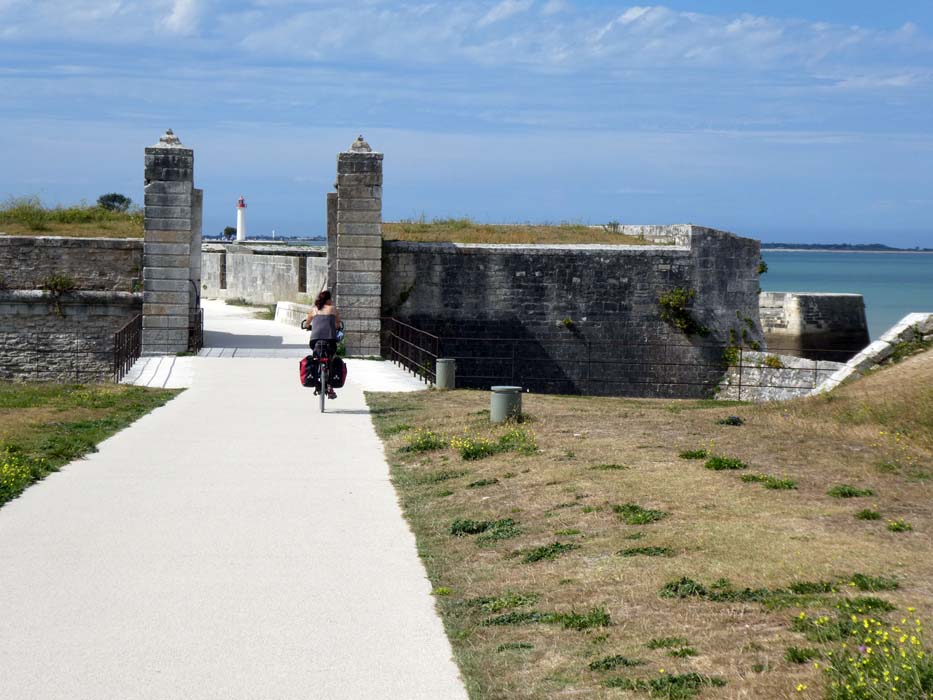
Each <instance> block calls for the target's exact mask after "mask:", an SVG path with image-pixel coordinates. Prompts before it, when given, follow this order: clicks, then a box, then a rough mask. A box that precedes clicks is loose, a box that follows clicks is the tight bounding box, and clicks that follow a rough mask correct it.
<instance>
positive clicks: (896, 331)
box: [813, 313, 933, 394]
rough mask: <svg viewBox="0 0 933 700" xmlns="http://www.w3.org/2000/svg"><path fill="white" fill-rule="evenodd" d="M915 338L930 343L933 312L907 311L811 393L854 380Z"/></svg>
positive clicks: (821, 391)
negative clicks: (911, 312) (909, 312)
mask: <svg viewBox="0 0 933 700" xmlns="http://www.w3.org/2000/svg"><path fill="white" fill-rule="evenodd" d="M917 341H920V342H923V343H933V313H913V314H907V315H906V316H905V317H904V318H902V319H901V320H900V321H898V322H897V323H896V324H895V325H894V326H892V327H891V328H890V329H889V330H888V331H887V332H886V333H885V334H884V335H882V336H881V337H880V338H879V339H878V340H876V341H875V342H874V343H872V344H871V345H869V346H868V347H867V348H865V349H864V350H862V352H860V353H859V354H857V355H856V356H855V357H853V358H852V359H851V360H849V361H848V362H847V363H846V364H845V365H843V366H842V367H840V368H839V369H838V370H837V371H836V372H834V373H833V374H831V375H830V376H829V377H827V378H826V379H825V380H824V381H822V382H821V383H820V385H819V386H818V387H816V389H814V391H813V393H814V394H822V393H824V392H827V391H832V390H833V389H835V388H836V387H837V386H839V385H840V384H842V383H843V382H845V381H848V380H852V379H858V378H859V377H861V376H862V375H863V374H864V373H866V372H869V371H871V370H873V369H875V368H876V367H878V366H880V365H882V364H884V362H885V361H887V360H889V358H890V357H891V356H892V355H893V354H894V353H895V352H896V350H897V348H898V346H900V345H902V344H904V343H915V342H917Z"/></svg>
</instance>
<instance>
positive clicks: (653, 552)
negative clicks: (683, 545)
mask: <svg viewBox="0 0 933 700" xmlns="http://www.w3.org/2000/svg"><path fill="white" fill-rule="evenodd" d="M619 556H623V557H672V556H674V550H673V549H671V548H670V547H628V548H627V549H622V550H620V551H619Z"/></svg>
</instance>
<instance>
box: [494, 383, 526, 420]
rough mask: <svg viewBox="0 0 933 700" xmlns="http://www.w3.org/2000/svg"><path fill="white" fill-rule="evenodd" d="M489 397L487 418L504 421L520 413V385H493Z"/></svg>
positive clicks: (516, 416) (517, 416)
mask: <svg viewBox="0 0 933 700" xmlns="http://www.w3.org/2000/svg"><path fill="white" fill-rule="evenodd" d="M491 390H492V394H491V395H490V397H489V420H490V421H491V422H493V423H505V421H507V420H508V419H509V418H520V417H521V415H522V388H521V387H520V386H494V387H491Z"/></svg>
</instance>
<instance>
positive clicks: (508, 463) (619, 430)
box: [369, 353, 933, 700]
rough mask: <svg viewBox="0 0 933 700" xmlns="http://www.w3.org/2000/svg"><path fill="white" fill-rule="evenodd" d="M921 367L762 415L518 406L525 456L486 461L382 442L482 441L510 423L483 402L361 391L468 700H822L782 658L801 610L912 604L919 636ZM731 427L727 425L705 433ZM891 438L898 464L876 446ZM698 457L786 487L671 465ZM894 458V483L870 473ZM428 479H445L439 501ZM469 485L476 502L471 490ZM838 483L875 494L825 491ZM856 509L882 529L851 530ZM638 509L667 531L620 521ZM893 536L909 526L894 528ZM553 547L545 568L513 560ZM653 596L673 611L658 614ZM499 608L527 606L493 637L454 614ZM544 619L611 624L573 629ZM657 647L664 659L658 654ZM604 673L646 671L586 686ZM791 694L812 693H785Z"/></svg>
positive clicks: (931, 454) (926, 554) (924, 484)
mask: <svg viewBox="0 0 933 700" xmlns="http://www.w3.org/2000/svg"><path fill="white" fill-rule="evenodd" d="M931 360H933V353H927V354H926V355H921V356H918V357H915V358H911V359H910V360H908V361H906V362H904V363H903V364H902V365H898V366H897V367H894V368H891V369H888V370H885V371H883V372H879V373H878V374H876V375H874V376H872V377H870V378H868V379H866V380H865V383H867V387H868V389H866V387H865V386H863V384H864V383H859V384H855V385H852V386H849V387H844V388H843V389H841V390H839V391H838V392H836V393H835V394H833V395H830V396H829V397H822V398H815V399H808V400H803V401H796V402H791V403H786V404H775V405H769V406H751V405H743V406H740V407H737V406H735V405H725V406H718V405H716V404H712V403H710V402H700V401H663V400H633V399H616V398H579V397H574V398H570V397H558V396H539V395H526V397H525V399H524V403H525V410H526V412H527V413H528V414H530V415H531V416H532V418H533V420H532V421H531V422H529V423H527V424H525V425H523V426H522V427H523V428H525V429H526V430H528V431H530V432H532V433H533V436H534V440H535V445H536V451H534V452H533V453H530V454H521V453H518V452H499V453H495V454H492V455H489V456H487V457H485V458H484V459H482V460H464V459H462V458H461V456H460V454H459V453H458V452H457V451H456V450H454V449H452V448H451V447H449V446H446V447H444V448H442V449H437V450H434V451H431V452H423V453H412V452H406V451H405V450H404V448H405V447H406V445H407V444H408V439H407V438H406V436H407V435H408V434H409V433H410V431H409V430H404V431H400V430H398V426H414V427H415V428H418V429H421V430H428V431H432V432H434V433H435V434H438V435H445V436H453V435H457V436H469V437H472V438H484V439H487V440H489V441H491V442H493V443H495V442H497V441H498V440H499V439H500V437H501V436H502V435H504V434H505V433H506V431H508V430H509V427H508V426H502V427H493V426H490V425H489V423H488V417H487V415H486V414H485V413H484V409H486V408H487V407H488V401H489V396H488V393H486V392H471V391H455V392H443V393H441V392H425V393H422V394H416V395H412V394H404V395H392V394H371V395H369V401H370V405H371V406H372V407H373V410H374V421H375V423H376V426H377V429H378V430H379V431H380V434H381V435H382V436H383V438H384V440H385V441H386V449H387V454H388V455H389V459H390V461H391V464H392V474H393V479H394V481H395V484H396V488H397V489H398V492H399V495H400V499H401V502H402V505H403V507H404V509H405V512H406V515H407V517H408V518H409V519H410V521H411V523H412V526H413V528H414V530H415V533H416V535H417V538H418V545H419V550H420V552H421V554H422V557H423V558H424V562H425V565H426V567H427V569H428V573H429V576H430V577H431V580H432V582H433V584H434V585H435V586H436V587H443V588H444V589H445V590H446V589H449V590H450V592H451V593H450V595H446V596H443V597H439V598H438V601H437V603H438V607H439V609H440V611H441V613H442V616H443V619H444V623H445V626H446V628H447V632H448V634H449V636H450V639H451V641H452V643H453V646H454V650H455V653H456V656H457V660H458V662H459V664H460V666H461V669H462V670H463V673H464V677H465V679H466V681H467V684H468V688H469V691H470V693H471V697H473V698H482V699H483V700H487V699H496V698H502V699H504V698H529V699H530V698H534V699H536V700H538V699H541V698H565V697H574V698H587V699H590V698H593V699H602V698H619V697H649V695H648V694H649V693H650V692H656V693H663V692H667V691H668V690H671V688H673V686H670V687H668V686H666V685H664V683H663V682H661V683H660V685H659V684H658V683H655V685H652V682H654V681H658V679H659V678H660V677H661V675H664V676H668V677H680V678H682V679H683V681H682V682H683V683H684V684H685V685H684V688H683V689H682V690H683V692H685V693H687V692H689V693H694V694H695V695H696V696H697V697H700V698H722V699H724V698H742V697H747V698H791V697H810V698H818V697H822V691H823V685H824V683H825V679H824V678H822V677H821V674H820V672H819V671H817V670H815V669H814V668H813V666H812V664H800V663H797V662H796V661H790V660H788V659H787V658H786V650H787V649H788V648H791V647H799V648H803V647H811V646H814V645H813V644H812V643H810V642H807V641H806V640H805V639H804V636H803V634H802V633H801V632H800V631H795V630H794V628H793V626H794V623H793V620H794V619H795V617H796V616H797V615H799V613H800V612H806V613H807V615H812V616H818V615H820V614H823V615H826V616H828V617H829V618H830V619H836V618H835V616H836V615H837V614H838V613H839V608H838V607H837V606H838V605H839V604H840V601H843V600H849V599H851V600H852V601H856V597H857V596H859V595H862V594H861V591H862V590H869V591H877V592H872V593H871V595H872V596H874V597H876V598H878V599H879V600H881V601H882V602H881V603H874V602H869V603H865V601H864V598H863V599H862V601H860V602H858V604H859V605H870V606H882V607H883V606H884V605H885V604H890V605H894V606H896V607H897V608H898V609H899V610H906V609H908V608H909V607H913V608H916V609H917V612H916V615H917V616H919V617H921V618H923V619H926V620H928V621H929V620H930V619H933V556H931V554H933V552H931V550H933V545H931V538H930V532H931V529H933V499H931V496H933V485H931V483H930V481H928V480H918V479H917V478H915V477H914V476H912V473H915V472H917V471H920V470H923V469H929V468H931V467H933V450H931V447H933V421H931V422H930V423H925V424H924V423H923V422H922V421H918V420H917V419H916V415H917V413H916V412H918V411H919V412H920V415H924V414H923V411H925V410H926V408H925V407H926V406H927V405H933V395H931V393H933V388H931V387H933V361H931ZM869 382H870V383H869ZM870 391H871V392H877V405H876V403H875V401H876V399H875V395H874V394H873V393H869V392H870ZM736 412H738V413H740V414H741V417H742V418H743V420H744V424H743V425H741V426H724V425H717V424H716V421H717V420H720V419H722V418H725V417H728V416H729V415H730V414H734V413H736ZM895 431H896V432H898V433H899V434H900V435H901V437H900V438H899V440H898V442H897V446H896V447H892V445H891V443H890V441H887V440H884V439H883V436H882V433H886V434H889V435H890V434H894V432H895ZM700 448H702V449H704V450H706V451H707V453H708V454H718V455H728V456H729V457H730V458H733V459H737V460H741V461H742V462H743V463H745V464H751V465H753V466H754V467H755V470H756V471H758V470H760V473H761V474H779V475H780V476H781V479H782V480H792V482H793V483H794V484H795V485H796V487H797V488H796V489H793V490H791V489H788V488H776V489H767V488H753V487H752V486H751V485H750V484H747V483H744V482H743V481H742V478H741V477H742V475H743V473H744V474H747V473H748V472H743V471H729V470H724V471H714V470H710V469H706V468H704V462H703V460H702V459H698V460H695V461H691V460H685V459H681V458H680V457H679V456H678V455H679V454H680V453H681V452H685V451H688V450H697V449H700ZM892 450H896V451H895V452H894V453H893V454H892ZM568 455H569V456H568ZM905 455H907V456H910V460H911V461H910V465H911V466H906V465H907V458H906V456H905ZM894 456H896V457H897V458H898V459H900V460H901V461H900V463H901V464H904V465H905V466H903V467H902V468H900V469H898V470H897V471H889V472H881V471H879V470H878V469H876V464H877V462H878V461H879V460H882V459H890V458H892V457H894ZM594 465H625V467H627V468H626V469H599V468H596V469H594V468H593V467H594ZM436 474H448V475H450V478H446V479H445V480H444V481H443V483H437V482H435V481H434V480H433V475H436ZM507 474H508V475H511V476H509V477H507V476H506V475H507ZM495 480H497V481H495ZM478 481H488V482H490V484H489V485H488V486H485V487H483V488H468V485H469V484H471V483H476V482H478ZM839 484H856V485H858V486H859V487H860V488H863V489H870V490H871V491H872V492H873V495H872V496H869V497H863V498H856V499H839V498H833V497H832V496H830V495H828V493H827V492H828V491H829V490H830V489H831V488H832V487H833V486H836V485H839ZM866 507H870V508H871V509H872V511H873V512H877V513H879V514H880V519H878V520H860V519H857V517H856V516H857V514H858V513H859V512H860V511H862V510H863V509H865V508H866ZM643 512H647V513H656V514H657V513H663V514H665V515H664V516H663V517H653V518H650V519H649V522H647V523H645V524H629V523H627V522H626V521H625V517H624V516H625V514H630V517H631V514H637V513H643ZM458 519H461V520H463V519H469V520H472V521H476V522H479V523H489V524H490V525H489V527H492V524H493V523H497V522H501V521H506V520H507V521H509V527H510V531H512V532H514V531H515V530H517V531H518V532H517V534H514V536H510V537H508V538H505V539H502V540H497V541H493V542H487V543H484V544H482V545H480V544H478V543H477V542H476V539H477V538H478V537H481V536H482V534H483V533H479V534H477V535H476V536H454V535H452V534H451V531H450V528H451V524H452V523H454V522H455V521H456V520H458ZM634 519H635V520H638V517H637V515H636V517H635V518H634ZM901 520H902V521H904V522H905V523H907V524H909V525H910V527H911V528H912V529H911V530H909V531H901V532H891V531H888V529H887V524H888V523H890V522H891V521H901ZM511 528H514V530H511ZM487 529H488V528H487ZM557 532H561V533H568V532H574V533H579V534H577V535H574V536H573V537H568V536H563V535H558V536H556V535H555V533H557ZM633 538H637V544H635V543H633V541H632V540H633ZM555 544H559V545H561V547H559V548H553V550H552V551H555V553H556V556H555V557H554V558H550V559H549V558H542V559H539V560H536V561H534V562H533V563H524V561H523V558H524V557H525V556H526V555H527V554H528V553H529V552H535V551H543V552H547V551H549V550H548V548H549V547H553V545H555ZM570 544H573V545H576V547H565V546H563V545H570ZM557 549H559V550H560V551H559V552H557V551H556V550H557ZM621 552H628V555H627V556H626V555H620V553H621ZM652 554H653V555H654V556H652ZM671 554H673V556H671ZM856 572H857V573H856ZM674 584H676V585H674ZM668 586H674V587H672V588H670V589H669V590H672V591H673V595H672V596H671V597H662V596H661V591H662V590H665V589H667V588H666V587H668ZM510 591H520V592H521V593H522V595H524V596H533V597H534V603H533V605H517V604H516V605H515V606H514V607H512V608H503V609H501V610H499V611H498V616H508V615H510V613H515V614H514V615H512V616H511V617H504V618H503V621H502V623H501V624H484V623H485V621H486V620H488V619H489V618H490V617H491V616H490V615H488V614H486V613H485V612H484V611H482V610H480V609H478V608H477V606H475V605H471V604H469V601H470V600H474V599H478V598H482V599H499V598H502V597H504V596H506V595H507V594H508V592H510ZM691 591H692V592H691ZM874 609H875V610H877V611H878V614H884V613H883V610H882V609H881V608H874ZM594 611H595V612H594ZM602 613H605V616H603V615H602ZM889 614H891V615H896V614H898V613H889ZM560 615H569V616H580V617H567V618H559V617H553V616H560ZM587 615H593V616H592V617H590V618H587V617H586V616H587ZM559 619H569V620H576V619H591V620H597V619H598V620H601V621H604V622H607V623H608V624H607V625H606V626H602V625H601V624H600V625H598V626H586V625H582V624H581V627H582V628H567V627H565V626H564V625H563V624H558V623H557V620H559ZM509 621H511V622H512V623H513V624H506V622H509ZM798 626H799V625H798ZM665 638H676V639H677V640H678V641H677V642H676V643H675V645H672V646H670V647H664V646H659V645H658V643H657V640H663V639H665ZM687 640H689V642H688V641H687ZM648 645H651V646H652V647H654V648H649V646H648ZM830 645H831V642H826V644H824V645H823V646H820V649H821V653H824V652H827V651H829V650H830V649H831V646H830ZM681 649H686V650H689V651H679V650H681ZM506 652H508V653H506ZM671 652H677V653H674V654H673V655H671ZM617 657H621V658H624V659H637V660H640V661H644V662H645V663H644V665H636V666H625V665H624V664H623V663H622V662H620V663H619V666H618V667H617V668H614V669H612V670H611V671H606V670H599V669H601V668H602V664H601V661H603V660H606V659H615V658H617ZM605 663H606V665H607V666H611V665H612V662H611V661H606V662H605ZM591 665H594V666H593V668H591ZM659 669H664V671H665V673H664V674H659ZM612 679H616V680H614V681H613V682H612V683H610V685H607V683H609V682H610V680H612ZM619 679H621V680H619ZM710 679H721V680H722V681H724V682H725V685H719V683H718V680H717V681H715V682H714V681H712V680H710ZM799 684H802V685H806V686H807V688H808V689H807V690H806V691H805V692H802V693H798V692H797V691H796V687H797V686H798V685H799ZM610 686H612V687H610ZM662 686H664V687H662ZM626 688H627V689H628V693H626V692H623V690H624V689H626ZM652 689H654V690H652ZM665 689H666V690H665ZM671 692H675V691H674V690H671ZM676 692H680V690H676ZM659 697H667V696H666V695H660V696H659ZM684 697H688V695H684Z"/></svg>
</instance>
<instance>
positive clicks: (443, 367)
mask: <svg viewBox="0 0 933 700" xmlns="http://www.w3.org/2000/svg"><path fill="white" fill-rule="evenodd" d="M434 378H435V381H434V386H435V387H436V388H438V389H441V390H446V389H455V388H457V361H456V360H451V359H446V358H444V359H442V358H438V360H437V363H436V364H435V366H434Z"/></svg>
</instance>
